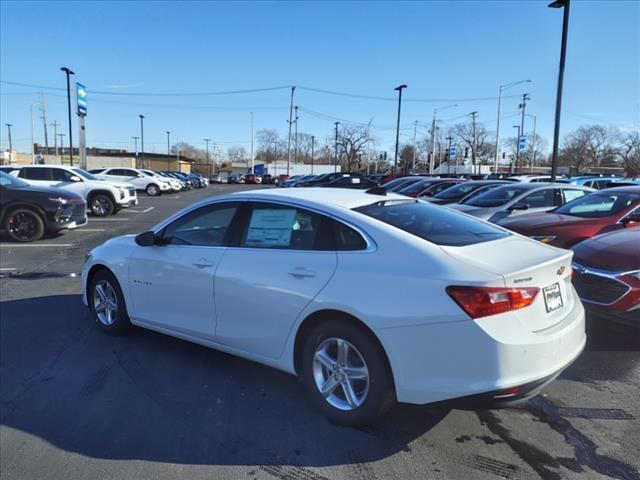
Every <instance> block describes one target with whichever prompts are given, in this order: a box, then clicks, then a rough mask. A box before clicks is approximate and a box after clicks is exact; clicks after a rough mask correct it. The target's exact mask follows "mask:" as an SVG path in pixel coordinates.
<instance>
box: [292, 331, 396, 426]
mask: <svg viewBox="0 0 640 480" xmlns="http://www.w3.org/2000/svg"><path fill="white" fill-rule="evenodd" d="M302 362H303V363H302V370H303V371H302V374H303V379H304V384H305V387H306V389H307V391H308V393H309V395H310V396H311V398H312V399H313V401H314V402H315V403H316V405H317V406H318V407H319V408H320V409H321V410H322V411H323V412H324V414H325V415H326V416H327V417H328V418H329V420H330V421H332V422H334V423H337V424H340V425H347V426H359V425H366V424H368V423H371V422H373V421H374V420H375V419H377V418H378V417H379V416H380V415H382V414H383V413H384V412H385V411H386V410H387V409H388V408H389V407H390V406H391V405H392V404H393V401H394V395H393V386H392V380H391V375H390V373H389V368H388V366H387V359H386V356H385V353H384V351H383V350H382V348H381V347H380V345H379V344H378V342H377V341H376V339H375V338H373V336H372V334H371V333H370V332H368V331H366V329H364V328H362V327H358V326H357V325H354V324H351V323H347V322H345V321H340V320H330V321H327V322H323V323H321V324H319V325H317V326H316V327H314V328H313V329H312V330H311V331H310V332H309V334H308V335H307V337H306V339H305V342H304V346H303V351H302Z"/></svg>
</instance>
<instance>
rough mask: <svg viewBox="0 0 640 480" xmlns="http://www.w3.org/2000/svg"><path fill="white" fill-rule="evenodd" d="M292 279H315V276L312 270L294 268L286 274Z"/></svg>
mask: <svg viewBox="0 0 640 480" xmlns="http://www.w3.org/2000/svg"><path fill="white" fill-rule="evenodd" d="M287 273H288V274H289V275H291V276H292V277H296V278H304V277H315V276H316V275H317V273H316V272H314V271H313V270H307V269H306V268H300V267H298V268H295V269H293V270H290V271H289V272H287Z"/></svg>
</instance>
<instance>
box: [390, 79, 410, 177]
mask: <svg viewBox="0 0 640 480" xmlns="http://www.w3.org/2000/svg"><path fill="white" fill-rule="evenodd" d="M405 88H407V86H406V85H400V86H397V87H396V88H394V90H397V91H398V121H397V123H396V153H395V155H394V157H393V176H394V177H395V175H396V172H397V168H398V145H399V143H400V108H401V107H402V90H403V89H405Z"/></svg>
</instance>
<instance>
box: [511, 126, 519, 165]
mask: <svg viewBox="0 0 640 480" xmlns="http://www.w3.org/2000/svg"><path fill="white" fill-rule="evenodd" d="M513 128H517V129H518V136H517V137H516V154H515V157H516V162H515V164H516V165H515V167H516V168H515V170H514V172H513V173H518V161H517V158H518V150H519V149H520V145H519V144H520V125H513Z"/></svg>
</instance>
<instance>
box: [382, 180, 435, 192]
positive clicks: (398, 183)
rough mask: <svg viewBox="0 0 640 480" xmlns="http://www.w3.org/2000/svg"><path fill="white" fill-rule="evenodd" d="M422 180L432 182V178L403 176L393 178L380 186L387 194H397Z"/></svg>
mask: <svg viewBox="0 0 640 480" xmlns="http://www.w3.org/2000/svg"><path fill="white" fill-rule="evenodd" d="M423 180H432V177H423V176H408V177H407V176H405V177H400V178H395V179H393V180H391V181H389V182H387V183H383V184H382V185H381V186H382V188H384V189H385V190H386V191H388V192H399V191H400V190H402V189H404V188H407V187H408V186H410V185H413V184H414V183H417V182H420V181H423Z"/></svg>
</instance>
